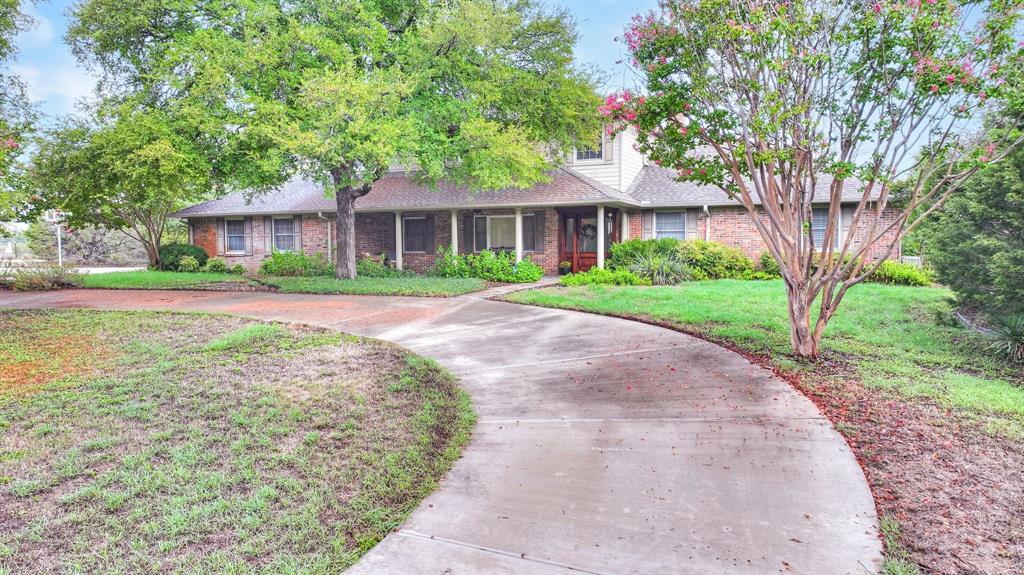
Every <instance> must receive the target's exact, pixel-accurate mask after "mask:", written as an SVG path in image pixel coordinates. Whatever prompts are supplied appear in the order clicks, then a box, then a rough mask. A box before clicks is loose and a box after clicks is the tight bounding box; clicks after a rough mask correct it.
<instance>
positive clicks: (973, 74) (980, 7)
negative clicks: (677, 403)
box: [601, 0, 1022, 358]
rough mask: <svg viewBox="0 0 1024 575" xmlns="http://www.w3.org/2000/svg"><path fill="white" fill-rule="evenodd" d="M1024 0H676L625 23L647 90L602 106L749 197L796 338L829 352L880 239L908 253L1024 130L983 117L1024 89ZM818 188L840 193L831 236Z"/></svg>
mask: <svg viewBox="0 0 1024 575" xmlns="http://www.w3.org/2000/svg"><path fill="white" fill-rule="evenodd" d="M1021 6H1022V2H1021V1H1020V0H993V1H989V2H984V3H982V2H955V1H953V0H879V1H877V2H873V1H838V2H837V1H833V0H788V1H785V2H780V1H772V0H755V1H750V0H663V1H662V3H661V9H660V11H659V12H657V13H650V14H647V15H645V16H638V17H637V18H635V19H634V21H633V22H632V24H631V25H630V26H629V27H628V28H627V30H626V32H625V35H624V41H625V42H626V44H627V46H628V49H629V51H630V53H631V55H632V59H633V64H634V66H635V67H636V69H637V71H638V74H640V76H641V77H642V79H643V84H644V85H643V90H642V95H635V94H632V93H630V92H625V93H621V94H615V95H613V96H611V97H609V98H608V99H607V101H606V102H605V103H604V104H603V105H602V106H601V110H602V112H603V113H604V114H605V115H606V116H608V117H609V118H611V119H612V120H613V121H615V122H617V123H618V125H619V126H622V125H626V124H630V125H633V126H635V127H636V128H637V129H638V131H639V141H640V142H641V144H640V147H641V149H642V150H643V151H644V152H646V153H648V154H650V156H651V158H652V159H653V160H654V161H655V162H657V163H658V164H660V165H662V166H666V167H670V168H673V169H675V170H677V171H678V177H679V179H680V180H685V181H692V182H697V183H700V184H705V185H713V186H717V187H719V188H721V189H722V190H724V191H725V192H726V193H727V194H729V196H730V197H732V198H734V199H736V200H737V201H738V202H739V203H740V204H741V205H742V206H744V207H745V208H746V209H747V211H748V212H749V213H750V215H751V217H752V220H753V223H754V225H755V226H756V228H757V230H758V232H759V234H760V236H761V238H762V239H763V240H764V242H765V244H766V246H767V249H768V251H770V252H771V254H772V256H774V257H775V259H776V260H777V261H778V262H779V264H780V267H781V272H782V277H783V281H784V284H785V287H786V292H787V296H788V297H787V301H788V309H789V318H790V328H791V329H790V335H791V341H792V346H793V351H794V352H795V353H796V354H797V355H799V356H803V357H809V358H813V357H816V356H817V355H818V351H819V346H820V341H821V337H822V333H823V331H824V329H825V326H826V325H827V324H828V322H829V320H830V319H831V318H832V316H833V314H835V312H836V309H837V308H838V306H839V304H840V302H841V301H842V299H843V296H844V295H845V294H846V292H847V290H849V289H850V288H851V287H852V286H854V285H856V284H857V283H859V282H861V281H863V280H864V279H865V278H867V277H868V276H869V275H870V274H871V273H872V272H873V271H874V270H875V269H876V268H877V266H878V265H880V263H881V260H875V261H872V260H871V259H869V258H868V257H867V256H868V254H869V252H871V251H872V250H873V249H874V250H875V251H876V252H877V251H878V250H879V248H880V249H881V251H882V252H883V253H884V254H887V256H886V257H888V256H889V255H891V254H892V253H894V251H895V250H896V247H897V245H898V244H899V242H900V240H901V239H902V237H903V236H904V235H905V234H906V233H907V232H909V231H910V230H912V229H914V227H915V226H917V225H918V224H919V223H920V222H921V221H922V219H923V218H925V217H927V216H928V215H929V214H930V213H932V212H933V211H934V210H936V209H938V208H939V207H940V206H941V205H942V203H943V202H944V201H945V199H946V198H948V197H949V196H950V195H951V194H954V193H956V192H957V190H959V189H960V188H961V187H962V186H963V185H964V183H965V182H966V181H967V180H968V179H969V178H970V177H971V176H973V175H974V174H975V173H976V172H977V171H978V170H979V169H980V168H981V167H982V166H985V165H987V164H989V163H991V162H995V161H997V160H999V159H1000V158H1002V156H1003V155H1004V154H1005V153H1006V151H1007V150H1008V149H1009V148H1010V147H1012V146H1013V145H1015V144H1016V143H1017V140H1014V139H1007V138H1000V139H989V138H987V137H986V136H984V135H980V134H978V132H977V128H978V124H977V120H978V118H979V117H980V115H981V114H983V113H984V112H985V111H986V109H988V108H991V107H992V106H993V105H997V104H998V103H999V102H1001V101H1003V102H1005V101H1006V100H1014V99H1020V98H1021V97H1022V92H1021V84H1022V76H1021V54H1022V48H1021V43H1020V10H1021ZM1016 109H1020V108H1019V107H1017V108H1016ZM1008 120H1010V121H1011V122H1014V121H1017V118H1012V117H1011V118H1008ZM1004 133H1010V132H1004ZM901 179H904V180H905V185H904V186H903V188H902V189H903V190H904V191H905V194H902V195H901V197H899V198H897V199H898V200H899V202H898V205H897V202H895V201H894V198H893V194H892V193H891V192H892V189H893V185H894V183H895V182H897V181H899V180H901ZM851 188H852V190H853V198H854V199H853V203H854V204H855V206H856V207H855V208H854V209H853V211H852V213H848V214H847V215H848V217H849V218H850V220H847V221H844V222H843V227H847V226H848V227H849V228H850V229H851V230H856V234H854V233H850V234H846V235H845V237H843V238H842V241H837V238H839V237H840V236H839V234H840V217H841V216H840V214H841V211H842V210H841V200H842V199H844V198H845V199H846V200H847V201H849V199H850V191H849V190H850V189H851ZM844 190H847V193H846V194H845V195H844ZM815 206H827V207H828V215H827V218H826V219H825V221H824V223H823V224H822V225H823V227H824V229H823V230H821V231H822V233H821V234H820V236H819V240H820V241H818V242H817V243H816V242H815V235H816V234H815V233H812V228H813V227H814V226H815V224H814V222H812V213H813V208H814V207H815ZM886 210H889V212H888V213H890V214H893V215H892V217H885V218H881V217H879V216H880V215H881V214H883V212H886ZM819 213H820V210H819ZM819 229H820V228H819Z"/></svg>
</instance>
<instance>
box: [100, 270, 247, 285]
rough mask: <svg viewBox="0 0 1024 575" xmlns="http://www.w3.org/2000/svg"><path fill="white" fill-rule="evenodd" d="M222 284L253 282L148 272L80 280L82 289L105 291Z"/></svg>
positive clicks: (232, 277) (229, 276)
mask: <svg viewBox="0 0 1024 575" xmlns="http://www.w3.org/2000/svg"><path fill="white" fill-rule="evenodd" d="M223 283H238V284H242V285H249V284H253V283H254V282H253V281H252V280H249V279H247V278H245V277H244V276H240V275H235V274H210V273H204V272H198V273H191V274H186V273H179V272H161V271H148V270H140V271H131V272H111V273H105V274H86V275H85V276H84V277H83V278H82V287H86V288H106V289H194V288H202V287H207V286H209V285H210V284H223Z"/></svg>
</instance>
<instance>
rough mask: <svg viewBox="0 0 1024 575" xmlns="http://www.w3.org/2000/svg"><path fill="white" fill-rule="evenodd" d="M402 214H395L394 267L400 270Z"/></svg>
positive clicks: (402, 248)
mask: <svg viewBox="0 0 1024 575" xmlns="http://www.w3.org/2000/svg"><path fill="white" fill-rule="evenodd" d="M403 251H405V249H404V246H402V212H395V267H396V268H398V269H402V252H403Z"/></svg>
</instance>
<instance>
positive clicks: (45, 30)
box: [15, 3, 57, 49]
mask: <svg viewBox="0 0 1024 575" xmlns="http://www.w3.org/2000/svg"><path fill="white" fill-rule="evenodd" d="M23 6H24V7H25V13H26V14H28V16H29V17H30V18H32V20H33V22H32V24H31V25H30V26H29V28H28V29H27V30H24V31H23V32H21V33H20V34H18V36H17V37H16V38H15V45H17V46H21V47H22V49H24V48H28V47H31V46H46V45H49V44H50V43H51V42H53V40H54V39H55V38H56V37H57V32H56V30H55V28H54V26H53V22H51V21H50V19H49V18H47V17H46V16H43V15H42V14H40V13H39V11H38V10H37V9H36V7H35V6H34V5H33V4H29V3H25V4H23Z"/></svg>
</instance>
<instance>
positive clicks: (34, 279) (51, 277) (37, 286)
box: [11, 265, 82, 291]
mask: <svg viewBox="0 0 1024 575" xmlns="http://www.w3.org/2000/svg"><path fill="white" fill-rule="evenodd" d="M80 285H82V274H80V273H78V270H76V269H75V268H71V267H67V266H64V267H61V266H58V265H50V266H46V267H41V268H20V269H18V270H15V271H14V277H13V279H12V280H11V287H12V288H14V289H16V290H18V291H46V290H54V289H60V288H63V287H76V286H80Z"/></svg>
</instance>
